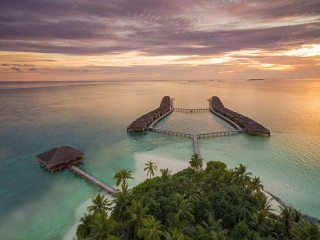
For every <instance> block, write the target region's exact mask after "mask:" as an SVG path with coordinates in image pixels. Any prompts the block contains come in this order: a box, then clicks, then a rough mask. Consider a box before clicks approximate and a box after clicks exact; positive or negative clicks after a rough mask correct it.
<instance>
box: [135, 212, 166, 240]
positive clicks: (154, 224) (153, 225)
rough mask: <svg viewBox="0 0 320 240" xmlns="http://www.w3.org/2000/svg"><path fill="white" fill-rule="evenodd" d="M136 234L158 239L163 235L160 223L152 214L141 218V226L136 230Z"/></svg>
mask: <svg viewBox="0 0 320 240" xmlns="http://www.w3.org/2000/svg"><path fill="white" fill-rule="evenodd" d="M138 236H139V237H140V238H143V239H145V240H160V237H161V236H163V232H162V231H161V223H160V221H158V220H156V219H155V218H154V216H148V217H147V218H145V219H143V220H142V227H141V228H140V229H139V230H138Z"/></svg>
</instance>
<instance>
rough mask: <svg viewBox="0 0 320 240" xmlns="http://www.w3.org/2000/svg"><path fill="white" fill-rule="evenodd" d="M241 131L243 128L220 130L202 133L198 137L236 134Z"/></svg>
mask: <svg viewBox="0 0 320 240" xmlns="http://www.w3.org/2000/svg"><path fill="white" fill-rule="evenodd" d="M241 132H242V130H231V131H218V132H209V133H201V134H198V135H197V136H198V138H208V137H223V136H231V135H235V134H238V133H241Z"/></svg>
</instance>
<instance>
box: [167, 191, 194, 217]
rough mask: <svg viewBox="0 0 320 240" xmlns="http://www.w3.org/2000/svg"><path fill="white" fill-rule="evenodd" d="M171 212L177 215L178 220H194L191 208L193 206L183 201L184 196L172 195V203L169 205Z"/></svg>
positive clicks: (185, 200)
mask: <svg viewBox="0 0 320 240" xmlns="http://www.w3.org/2000/svg"><path fill="white" fill-rule="evenodd" d="M170 204H171V206H172V210H173V212H174V213H175V215H177V217H178V218H179V219H187V220H191V221H193V220H194V216H193V210H194V209H193V208H194V205H193V204H192V203H190V202H189V201H188V200H187V199H184V196H183V195H181V194H178V193H176V194H174V196H173V199H172V202H171V203H170Z"/></svg>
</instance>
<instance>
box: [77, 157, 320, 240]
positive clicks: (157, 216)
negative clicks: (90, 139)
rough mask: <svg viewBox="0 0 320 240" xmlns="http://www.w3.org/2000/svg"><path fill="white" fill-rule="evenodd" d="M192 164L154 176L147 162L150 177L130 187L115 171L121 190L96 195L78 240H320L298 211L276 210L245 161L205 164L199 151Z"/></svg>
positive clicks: (121, 173)
mask: <svg viewBox="0 0 320 240" xmlns="http://www.w3.org/2000/svg"><path fill="white" fill-rule="evenodd" d="M189 164H190V167H189V168H186V169H184V170H182V171H180V172H178V173H176V174H173V175H172V174H171V171H170V170H169V169H160V172H161V176H159V177H154V175H155V172H156V171H157V170H158V168H157V166H156V164H155V163H154V162H152V161H148V162H147V163H146V164H145V168H144V170H145V171H146V173H147V176H149V179H147V180H145V181H143V182H142V183H140V184H139V185H137V186H135V187H134V188H132V189H129V188H128V180H129V179H132V176H131V171H130V170H128V169H122V170H120V171H119V172H117V173H116V174H115V175H114V178H115V179H116V180H117V182H116V186H120V189H121V190H120V191H119V192H118V193H116V194H115V195H114V199H113V200H112V202H111V201H110V200H108V199H106V198H105V197H104V196H103V195H101V194H100V193H99V194H97V195H96V196H95V197H93V199H92V202H93V205H91V206H89V207H88V209H87V210H88V212H87V213H85V214H84V216H83V217H82V218H81V220H80V224H79V225H78V227H77V237H78V239H112V240H122V239H141V240H161V239H164V240H173V239H176V240H184V239H194V240H207V239H208V240H210V239H216V240H254V239H257V240H273V239H283V240H285V239H286V240H287V239H301V240H302V239H310V240H317V239H320V230H319V226H318V224H317V223H313V222H309V221H307V220H306V219H305V218H304V216H303V215H302V214H301V213H300V212H298V211H297V210H295V209H293V208H290V207H285V206H284V207H282V206H280V207H279V206H277V207H278V209H277V210H274V209H273V208H274V206H272V203H271V200H272V199H270V198H268V197H267V194H266V193H265V191H264V190H263V185H262V183H261V180H260V178H259V177H251V175H252V174H251V173H250V172H247V168H246V167H245V166H244V165H242V164H240V165H239V167H236V168H235V169H227V166H226V164H224V163H222V162H218V161H210V162H207V164H206V167H205V168H204V166H203V161H202V159H201V158H200V157H199V156H198V155H197V154H194V155H193V156H192V158H191V159H190V161H189ZM273 201H274V200H273ZM111 206H112V207H111Z"/></svg>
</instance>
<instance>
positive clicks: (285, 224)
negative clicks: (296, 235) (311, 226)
mask: <svg viewBox="0 0 320 240" xmlns="http://www.w3.org/2000/svg"><path fill="white" fill-rule="evenodd" d="M280 208H281V214H280V216H279V224H280V226H281V230H282V235H283V236H285V237H290V229H291V228H292V226H293V224H294V223H299V222H300V221H301V220H302V217H301V214H300V212H298V211H297V210H295V209H293V208H286V207H285V208H284V207H280Z"/></svg>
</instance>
